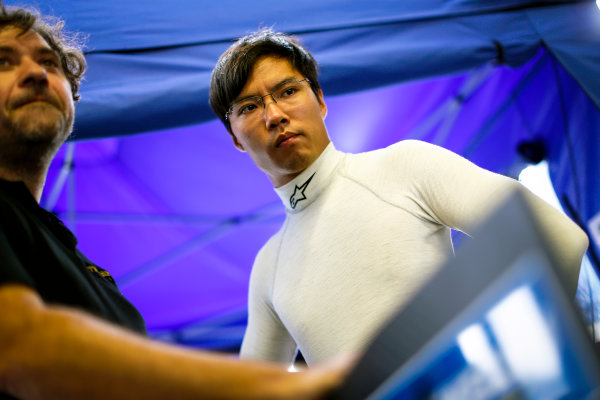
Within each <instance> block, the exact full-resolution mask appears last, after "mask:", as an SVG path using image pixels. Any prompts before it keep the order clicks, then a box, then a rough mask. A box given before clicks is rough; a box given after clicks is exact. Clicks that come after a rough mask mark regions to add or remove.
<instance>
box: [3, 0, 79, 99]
mask: <svg viewBox="0 0 600 400" xmlns="http://www.w3.org/2000/svg"><path fill="white" fill-rule="evenodd" d="M64 25H65V23H64V22H63V21H61V20H60V19H58V18H54V17H45V16H42V15H40V13H39V12H38V11H37V10H29V9H25V8H16V7H5V6H4V3H2V2H1V1H0V30H3V29H5V28H7V27H9V26H14V27H15V28H20V29H22V30H23V32H27V31H29V30H32V31H34V32H35V33H37V34H38V35H40V36H41V37H42V39H44V40H45V41H46V42H47V43H48V45H49V46H50V48H51V49H52V50H54V51H55V52H56V53H57V54H58V57H59V59H60V63H61V65H62V68H63V70H64V72H65V75H66V77H67V80H68V81H69V84H70V85H71V92H72V95H73V100H74V101H77V100H79V98H80V97H81V96H80V95H79V93H78V92H79V83H80V81H81V79H82V77H83V74H84V73H85V69H86V62H85V57H84V56H83V52H82V51H81V47H82V45H81V37H80V35H77V34H67V33H66V32H64V31H63V27H64Z"/></svg>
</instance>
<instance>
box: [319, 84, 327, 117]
mask: <svg viewBox="0 0 600 400" xmlns="http://www.w3.org/2000/svg"><path fill="white" fill-rule="evenodd" d="M318 100H319V106H320V107H321V118H323V119H325V117H326V116H327V104H325V100H323V91H322V90H321V89H319V98H318Z"/></svg>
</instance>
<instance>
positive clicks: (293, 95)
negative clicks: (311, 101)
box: [225, 78, 311, 122]
mask: <svg viewBox="0 0 600 400" xmlns="http://www.w3.org/2000/svg"><path fill="white" fill-rule="evenodd" d="M305 81H306V82H308V84H310V83H311V82H310V80H309V79H308V78H305V79H288V80H285V81H283V82H281V83H279V84H278V85H277V86H275V89H273V91H272V92H271V93H267V94H265V95H264V96H250V97H246V98H243V99H240V100H237V101H234V102H233V103H232V104H231V107H229V110H228V111H227V113H226V114H225V119H226V120H227V121H230V122H231V120H232V119H239V120H241V121H244V120H252V119H254V118H257V117H258V116H259V115H260V112H259V110H260V109H262V108H265V107H266V106H265V100H264V98H265V97H269V96H271V98H272V99H273V101H274V102H275V103H277V104H280V105H285V106H293V105H295V104H298V103H299V102H300V101H301V100H302V98H303V95H304V94H306V92H307V91H308V88H307V87H306V86H304V85H302V82H305Z"/></svg>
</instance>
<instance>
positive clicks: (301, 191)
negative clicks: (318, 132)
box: [275, 143, 344, 213]
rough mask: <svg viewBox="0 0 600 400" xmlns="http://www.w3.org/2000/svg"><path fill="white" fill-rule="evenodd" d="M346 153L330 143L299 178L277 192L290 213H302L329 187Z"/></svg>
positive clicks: (277, 189) (276, 190) (279, 188)
mask: <svg viewBox="0 0 600 400" xmlns="http://www.w3.org/2000/svg"><path fill="white" fill-rule="evenodd" d="M343 156H344V153H342V152H340V151H338V150H336V149H335V147H334V146H333V143H329V144H328V145H327V147H325V150H323V152H322V153H321V155H320V156H319V157H318V158H317V159H316V160H315V161H314V162H313V163H312V164H311V165H310V166H309V167H308V168H306V169H305V170H304V171H302V172H301V173H300V175H298V176H297V177H295V178H294V179H292V180H291V181H290V182H288V183H286V184H285V185H283V186H280V187H278V188H275V192H276V193H277V195H278V196H279V198H280V199H281V201H282V202H283V205H284V206H285V208H286V210H287V211H288V212H292V213H295V212H300V211H302V210H303V209H305V208H306V207H308V206H309V205H310V204H311V203H312V202H313V201H314V200H315V199H316V198H317V197H318V196H319V194H320V193H321V192H322V191H323V189H325V188H326V187H327V185H328V184H329V182H330V181H331V179H332V178H333V173H334V172H335V170H336V168H337V166H338V164H339V163H340V162H341V161H342V158H343Z"/></svg>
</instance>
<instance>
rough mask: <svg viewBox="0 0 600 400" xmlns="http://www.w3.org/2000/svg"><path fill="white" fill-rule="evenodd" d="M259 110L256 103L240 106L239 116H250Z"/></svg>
mask: <svg viewBox="0 0 600 400" xmlns="http://www.w3.org/2000/svg"><path fill="white" fill-rule="evenodd" d="M257 108H258V106H257V105H256V104H254V103H249V104H242V105H241V106H240V110H239V112H238V113H239V114H249V113H251V112H252V111H254V110H256V109H257Z"/></svg>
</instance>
